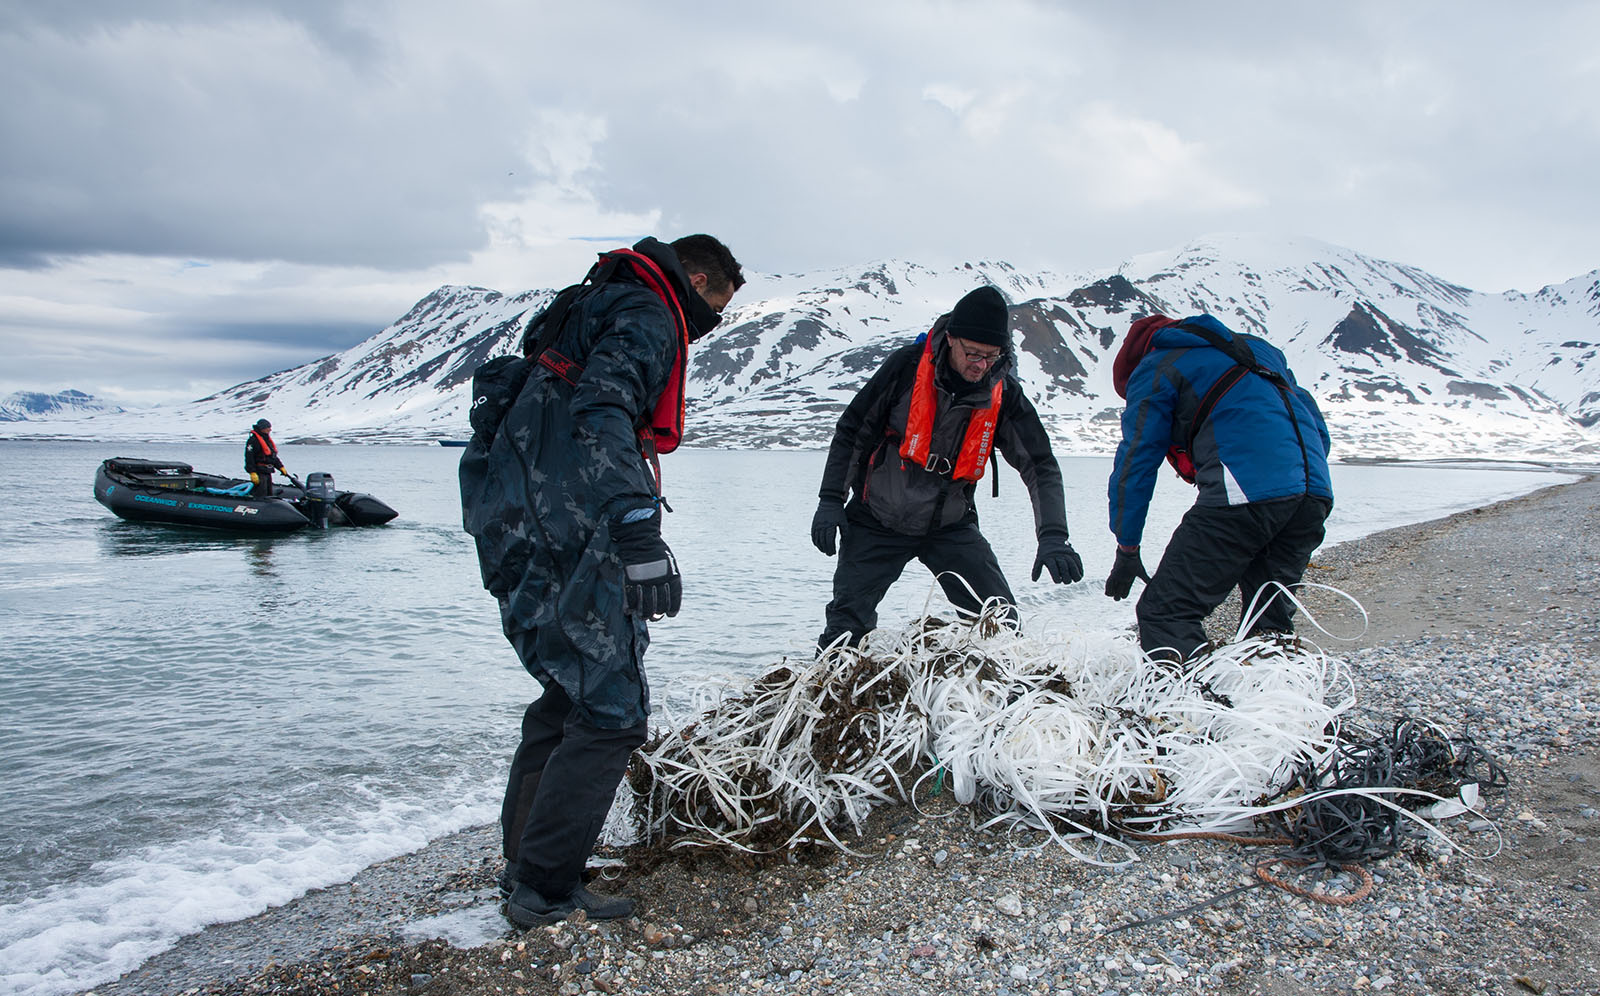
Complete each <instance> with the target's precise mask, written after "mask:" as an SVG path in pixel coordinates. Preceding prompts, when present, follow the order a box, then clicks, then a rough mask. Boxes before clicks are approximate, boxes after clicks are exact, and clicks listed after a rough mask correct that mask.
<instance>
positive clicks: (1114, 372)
mask: <svg viewBox="0 0 1600 996" xmlns="http://www.w3.org/2000/svg"><path fill="white" fill-rule="evenodd" d="M1176 324H1178V321H1177V319H1175V318H1168V317H1167V316H1166V315H1149V316H1147V317H1145V318H1141V319H1139V320H1138V321H1136V322H1134V323H1133V324H1132V325H1130V326H1128V337H1127V338H1126V339H1124V340H1122V348H1121V349H1119V350H1117V358H1116V359H1115V360H1113V361H1112V363H1111V386H1112V387H1114V388H1116V389H1117V396H1118V397H1119V398H1122V399H1123V400H1124V401H1126V400H1127V399H1128V378H1129V377H1132V376H1133V368H1134V367H1136V366H1138V365H1139V361H1140V360H1142V359H1144V356H1145V354H1146V353H1148V352H1150V337H1151V336H1153V335H1155V334H1156V332H1157V330H1159V329H1164V328H1166V327H1167V326H1168V325H1176Z"/></svg>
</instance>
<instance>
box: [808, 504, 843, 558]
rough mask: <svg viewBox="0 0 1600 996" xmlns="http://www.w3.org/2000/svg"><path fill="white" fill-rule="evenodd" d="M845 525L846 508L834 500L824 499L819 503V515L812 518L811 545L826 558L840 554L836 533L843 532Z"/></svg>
mask: <svg viewBox="0 0 1600 996" xmlns="http://www.w3.org/2000/svg"><path fill="white" fill-rule="evenodd" d="M844 524H845V518H844V506H843V505H841V504H839V503H838V502H837V501H834V500H833V499H832V498H824V499H822V500H821V501H819V502H817V514H816V515H813V516H812V517H811V545H812V546H814V547H816V548H817V549H818V550H821V551H822V552H823V554H824V555H826V556H829V557H831V556H833V555H834V554H835V553H838V552H839V550H838V547H836V546H835V545H834V537H835V536H836V535H837V532H836V531H843V530H844Z"/></svg>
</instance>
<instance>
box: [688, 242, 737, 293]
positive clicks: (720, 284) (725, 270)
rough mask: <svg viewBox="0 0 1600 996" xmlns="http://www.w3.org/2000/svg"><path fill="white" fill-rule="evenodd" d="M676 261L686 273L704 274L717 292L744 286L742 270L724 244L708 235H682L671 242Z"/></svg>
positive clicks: (732, 290) (729, 290) (729, 291)
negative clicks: (676, 255) (676, 257)
mask: <svg viewBox="0 0 1600 996" xmlns="http://www.w3.org/2000/svg"><path fill="white" fill-rule="evenodd" d="M672 249H673V251H674V252H676V253H677V254H678V262H680V263H682V264H683V268H684V270H686V271H688V272H689V273H704V274H705V275H706V279H707V281H708V283H709V286H710V287H711V289H712V290H714V291H717V292H718V293H723V294H731V293H733V292H734V291H736V290H738V289H739V288H740V287H743V286H744V272H743V271H741V270H740V269H739V261H738V260H736V259H734V258H733V253H732V252H730V251H729V250H728V247H727V246H725V245H723V244H722V243H721V242H718V241H717V240H716V239H714V238H712V237H711V236H709V235H685V236H684V237H683V238H681V239H675V240H674V241H673V242H672Z"/></svg>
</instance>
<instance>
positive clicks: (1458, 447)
mask: <svg viewBox="0 0 1600 996" xmlns="http://www.w3.org/2000/svg"><path fill="white" fill-rule="evenodd" d="M982 283H991V284H994V285H995V286H997V287H999V288H1000V289H1001V290H1002V291H1003V292H1004V293H1005V295H1006V297H1007V299H1008V301H1009V302H1010V304H1011V308H1012V322H1013V329H1014V332H1015V336H1016V342H1017V348H1018V372H1019V375H1020V376H1021V378H1022V380H1023V383H1024V384H1025V385H1026V387H1027V390H1028V391H1029V392H1030V394H1031V396H1032V397H1033V398H1034V400H1035V402H1036V404H1037V406H1038V407H1039V409H1040V412H1041V414H1042V415H1043V416H1044V418H1045V419H1046V422H1047V424H1048V425H1049V426H1050V428H1051V431H1052V433H1053V434H1054V436H1055V438H1056V439H1057V442H1058V446H1059V447H1060V448H1061V450H1062V452H1067V453H1104V452H1109V451H1110V450H1111V449H1113V448H1114V447H1115V445H1116V440H1117V424H1118V423H1117V418H1118V414H1119V412H1120V409H1121V403H1120V399H1118V398H1117V397H1116V395H1115V394H1114V392H1113V391H1112V389H1111V359H1112V357H1113V356H1115V354H1116V349H1117V346H1118V343H1119V340H1120V338H1121V336H1122V334H1123V333H1124V332H1125V331H1126V330H1127V327H1128V324H1129V322H1130V321H1132V319H1133V318H1134V317H1136V316H1138V315H1141V314H1147V313H1150V312H1152V311H1161V312H1164V313H1166V314H1170V315H1173V316H1182V315H1188V314H1194V313H1197V312H1201V311H1209V312H1211V313H1212V314H1215V315H1217V316H1218V317H1219V318H1221V319H1222V320H1223V321H1224V322H1226V323H1227V324H1229V325H1230V326H1232V327H1233V328H1236V329H1238V330H1240V331H1245V332H1251V333H1255V334H1258V335H1262V336H1264V337H1265V338H1267V339H1268V340H1270V341H1271V342H1273V343H1275V344H1277V345H1278V346H1279V347H1280V348H1282V349H1283V350H1284V352H1285V353H1286V354H1288V357H1289V360H1290V363H1291V365H1292V366H1293V368H1294V370H1295V373H1296V375H1297V376H1298V378H1299V380H1300V382H1301V383H1302V384H1303V385H1305V386H1306V387H1308V388H1309V389H1310V390H1311V391H1312V393H1313V394H1314V395H1316V397H1317V399H1318V401H1319V402H1320V403H1321V404H1322V406H1323V408H1324V411H1325V413H1326V414H1327V416H1328V420H1329V423H1330V428H1331V430H1332V433H1333V436H1334V440H1335V454H1334V455H1335V456H1336V457H1344V458H1349V457H1396V458H1435V457H1450V458H1460V457H1482V458H1499V459H1541V460H1548V459H1556V460H1569V459H1581V458H1585V457H1592V456H1594V455H1596V454H1600V360H1597V359H1596V353H1597V352H1600V270H1596V271H1594V272H1591V273H1588V274H1585V275H1583V276H1581V277H1577V278H1574V279H1572V280H1569V281H1567V282H1566V283H1563V284H1559V285H1554V286H1550V287H1546V288H1544V289H1543V290H1541V291H1539V292H1538V293H1535V294H1522V293H1517V292H1508V293H1504V294H1486V293H1480V292H1477V291H1474V290H1470V289H1468V288H1465V287H1460V286H1457V285H1455V284H1451V283H1449V282H1447V281H1444V280H1441V279H1439V278H1438V277H1435V276H1432V275H1431V274H1428V273H1426V272H1424V271H1422V270H1419V269H1417V268H1416V267H1412V266H1406V265H1403V264H1399V263H1393V262H1387V261H1383V260H1378V259H1374V258H1371V257H1368V256H1365V255H1362V254H1361V253H1358V252H1355V251H1353V250H1350V249H1345V248H1341V247H1338V246H1333V245H1329V244H1327V243H1322V242H1317V241H1315V240H1310V239H1297V240H1282V239H1266V238H1259V237H1254V236H1244V235H1222V236H1212V237H1207V238H1204V239H1200V240H1196V241H1195V242H1193V243H1191V244H1189V245H1187V246H1184V247H1182V248H1180V249H1176V250H1172V251H1168V252H1161V253H1152V254H1148V255H1144V256H1138V257H1135V258H1133V259H1129V260H1126V261H1124V262H1123V263H1121V264H1120V265H1118V266H1116V267H1112V268H1109V269H1106V270H1103V271H1098V272H1093V273H1088V274H1082V275H1071V276H1067V275H1060V274H1055V273H1050V272H1027V271H1022V270H1018V269H1017V268H1015V267H1013V266H1011V265H1009V264H1007V263H1004V262H998V261H986V262H974V263H969V264H966V265H964V266H959V267H954V268H948V269H933V268H929V267H926V266H922V265H919V264H916V263H911V262H904V261H884V262H878V263H874V264H871V265H867V266H862V267H854V268H841V269H837V270H829V271H819V272H810V273H802V274H791V275H751V279H750V283H749V284H748V285H747V286H746V287H745V289H744V290H743V291H741V292H740V294H739V296H738V297H736V298H735V299H734V306H733V307H732V308H730V309H729V313H728V316H727V318H725V320H724V322H723V325H722V326H721V327H720V328H719V329H718V330H717V331H716V332H715V333H714V334H713V335H711V336H710V337H708V338H707V339H705V340H703V341H702V342H701V343H699V344H697V345H696V347H695V349H694V352H693V354H692V356H691V358H690V380H691V383H690V392H689V393H690V397H691V399H692V400H691V409H690V417H689V420H688V421H689V437H688V443H689V444H690V445H699V446H717V447H753V448H762V447H815V446H824V445H826V442H827V440H828V438H829V436H830V434H831V431H832V428H833V423H834V420H835V419H836V418H837V416H838V413H839V411H840V410H841V409H842V408H843V406H844V405H845V404H846V403H847V402H848V401H849V399H850V397H851V396H852V395H853V394H854V392H855V391H856V390H857V389H858V388H859V387H860V386H861V384H862V383H863V382H864V381H865V380H866V378H867V377H868V376H870V375H871V373H872V371H873V370H874V369H875V368H876V366H877V365H878V363H879V362H880V361H881V360H882V358H883V357H884V356H886V355H887V354H888V353H889V352H890V351H891V350H892V349H894V348H895V347H896V346H898V345H899V344H901V343H904V342H907V341H909V340H910V339H911V338H912V337H914V336H915V335H917V334H918V333H920V332H922V331H923V330H925V329H926V328H927V327H928V325H929V324H930V323H931V322H932V320H933V319H934V318H935V317H936V316H937V315H939V314H940V313H942V312H943V311H945V310H948V308H949V307H950V306H951V305H952V304H953V303H954V302H955V301H956V300H957V299H958V298H959V297H960V296H961V295H962V294H964V293H965V292H966V291H968V290H970V289H972V288H973V287H976V286H978V285H979V284H982ZM552 295H553V289H541V290H529V291H523V292H521V293H518V294H515V295H507V294H502V293H500V292H497V291H493V290H486V289H483V288H477V287H458V286H446V287H441V288H439V289H438V290H436V291H434V292H433V293H432V294H429V295H428V296H427V297H425V298H423V299H422V300H421V301H419V302H417V304H416V305H415V306H413V307H412V309H411V310H410V311H409V312H407V313H406V314H405V315H403V316H402V317H401V318H400V319H399V320H397V321H396V322H395V323H394V324H393V325H391V326H389V327H388V328H386V329H383V330H382V331H380V332H378V333H376V334H375V335H373V336H372V337H371V338H369V339H367V340H366V341H364V342H362V343H360V344H359V345H357V346H355V347H353V348H351V349H348V350H346V351H344V352H342V353H338V354H334V355H332V356H328V357H325V358H323V359H321V360H318V361H316V362H313V363H308V364H306V365H304V366H301V367H297V368H295V369H292V370H286V371H282V372H280V373H275V374H272V375H270V376H267V377H263V378H261V379H259V380H255V381H251V382H248V383H245V384H239V385H237V386H235V387H232V388H229V389H227V390H225V391H222V392H220V393H218V394H215V395H213V396H211V397H208V398H203V399H201V400H199V401H195V402H192V403H189V404H186V405H180V406H172V407H168V408H161V409H154V410H150V411H147V412H127V413H121V414H117V415H101V416H94V417H89V418H77V419H55V420H51V421H50V422H49V423H30V424H29V427H28V428H29V434H30V435H63V436H76V437H83V436H92V437H100V438H119V439H169V438H224V439H231V438H233V437H234V436H236V435H238V433H239V432H240V431H241V430H242V427H244V426H247V425H248V424H249V423H250V422H251V421H253V420H254V419H255V418H257V417H258V416H260V415H262V414H266V415H267V416H268V417H270V418H271V419H272V420H273V422H274V424H276V425H279V426H281V428H280V430H279V434H280V436H281V437H282V438H284V439H286V440H292V439H294V438H297V437H298V438H308V437H314V438H321V439H328V440H345V441H380V440H381V441H426V440H429V439H434V438H441V437H461V436H464V435H466V434H467V433H468V431H469V430H468V427H467V422H466V409H467V407H468V405H469V403H470V398H469V396H468V395H469V389H470V381H471V376H472V371H473V369H474V368H475V367H476V366H477V365H478V364H480V363H482V362H483V361H484V360H485V359H487V358H489V357H491V356H495V355H498V354H501V353H505V352H509V351H511V350H512V349H514V348H515V346H516V343H517V339H518V336H519V334H520V330H521V327H522V325H523V324H524V323H525V322H526V320H527V318H528V317H529V316H530V315H531V314H533V313H535V312H536V311H537V310H538V309H539V308H540V307H542V306H543V305H544V303H545V302H547V301H548V300H549V298H550V297H551V296H552ZM46 425H48V426H49V428H48V429H46V428H45V426H46ZM35 430H38V431H35Z"/></svg>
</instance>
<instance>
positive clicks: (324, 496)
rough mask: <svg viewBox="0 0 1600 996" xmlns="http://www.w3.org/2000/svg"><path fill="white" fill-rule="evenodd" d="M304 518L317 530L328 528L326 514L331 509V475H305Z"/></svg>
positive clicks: (332, 492) (332, 493)
mask: <svg viewBox="0 0 1600 996" xmlns="http://www.w3.org/2000/svg"><path fill="white" fill-rule="evenodd" d="M305 493H306V500H305V509H304V511H305V516H306V518H308V519H310V520H311V524H312V525H313V526H316V527H317V528H318V529H326V528H328V514H329V512H330V511H332V509H333V499H334V497H335V495H334V491H333V475H332V474H324V473H322V472H320V471H318V472H317V473H314V474H307V475H306V487H305Z"/></svg>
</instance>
